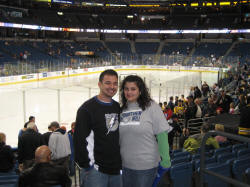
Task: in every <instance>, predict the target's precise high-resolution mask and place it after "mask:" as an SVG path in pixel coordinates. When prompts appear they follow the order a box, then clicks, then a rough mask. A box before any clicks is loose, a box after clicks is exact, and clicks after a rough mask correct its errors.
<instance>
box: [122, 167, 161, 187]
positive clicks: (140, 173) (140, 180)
mask: <svg viewBox="0 0 250 187" xmlns="http://www.w3.org/2000/svg"><path fill="white" fill-rule="evenodd" d="M157 169H158V168H157V167H156V168H152V169H147V170H133V169H128V168H123V169H122V185H123V187H152V185H153V182H154V179H155V177H156V175H157Z"/></svg>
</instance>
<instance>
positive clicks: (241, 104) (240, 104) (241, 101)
mask: <svg viewBox="0 0 250 187" xmlns="http://www.w3.org/2000/svg"><path fill="white" fill-rule="evenodd" d="M238 97H239V102H238V103H237V106H236V110H237V111H239V112H240V111H241V109H242V108H244V107H245V106H246V99H245V96H244V95H243V94H240V95H239V96H238Z"/></svg>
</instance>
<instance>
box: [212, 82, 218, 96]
mask: <svg viewBox="0 0 250 187" xmlns="http://www.w3.org/2000/svg"><path fill="white" fill-rule="evenodd" d="M212 91H213V93H214V94H215V95H218V94H219V86H218V84H217V83H214V85H213V87H212Z"/></svg>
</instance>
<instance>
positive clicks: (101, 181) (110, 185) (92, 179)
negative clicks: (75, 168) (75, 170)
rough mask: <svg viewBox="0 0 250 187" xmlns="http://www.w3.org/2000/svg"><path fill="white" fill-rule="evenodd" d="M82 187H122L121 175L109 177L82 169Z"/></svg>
mask: <svg viewBox="0 0 250 187" xmlns="http://www.w3.org/2000/svg"><path fill="white" fill-rule="evenodd" d="M80 176H81V185H80V186H81V187H121V186H122V182H121V175H109V174H105V173H102V172H100V171H97V170H96V169H95V168H94V167H93V168H92V169H90V170H86V169H84V168H83V169H81V175H80Z"/></svg>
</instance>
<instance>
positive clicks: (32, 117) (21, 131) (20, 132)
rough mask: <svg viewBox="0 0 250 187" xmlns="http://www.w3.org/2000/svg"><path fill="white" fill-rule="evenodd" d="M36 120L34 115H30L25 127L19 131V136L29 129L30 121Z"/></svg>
mask: <svg viewBox="0 0 250 187" xmlns="http://www.w3.org/2000/svg"><path fill="white" fill-rule="evenodd" d="M35 121H36V118H35V117H34V116H30V117H29V121H27V122H26V123H25V124H24V127H23V129H21V130H20V131H19V133H18V138H19V137H21V136H22V134H23V132H24V131H26V130H27V125H28V123H29V122H34V123H35Z"/></svg>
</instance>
